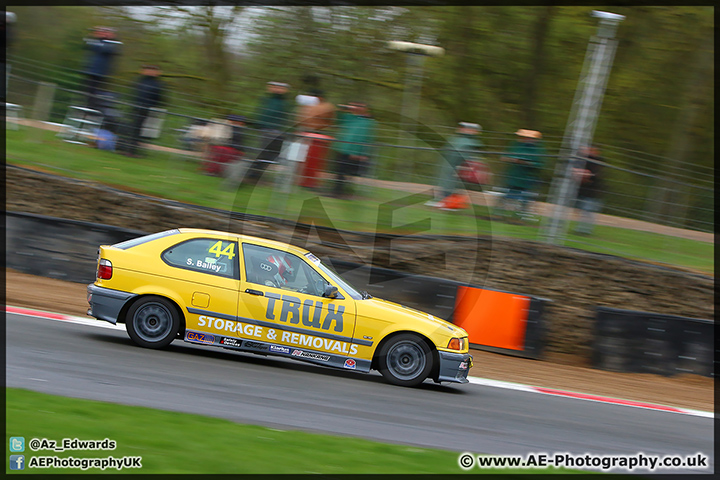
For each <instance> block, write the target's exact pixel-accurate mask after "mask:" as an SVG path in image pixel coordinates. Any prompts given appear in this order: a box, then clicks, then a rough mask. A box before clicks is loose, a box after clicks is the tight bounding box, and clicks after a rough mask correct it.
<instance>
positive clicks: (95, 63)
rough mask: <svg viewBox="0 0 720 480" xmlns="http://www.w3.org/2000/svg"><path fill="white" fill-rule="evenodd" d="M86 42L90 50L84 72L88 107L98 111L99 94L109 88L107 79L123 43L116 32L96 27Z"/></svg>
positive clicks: (86, 46) (107, 28)
mask: <svg viewBox="0 0 720 480" xmlns="http://www.w3.org/2000/svg"><path fill="white" fill-rule="evenodd" d="M84 40H85V48H86V49H87V50H88V56H87V59H86V63H85V67H84V70H83V73H84V74H85V93H86V95H87V104H86V105H87V107H88V108H92V109H96V110H97V109H98V100H97V94H98V92H100V91H103V90H106V88H107V78H108V77H109V76H110V73H111V72H112V66H113V62H114V59H115V57H116V56H117V55H119V54H120V46H121V45H122V42H120V41H118V40H117V39H116V38H115V30H114V29H112V28H109V27H95V28H94V29H93V33H92V35H90V36H89V37H87V38H85V39H84Z"/></svg>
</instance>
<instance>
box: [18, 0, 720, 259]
mask: <svg viewBox="0 0 720 480" xmlns="http://www.w3.org/2000/svg"><path fill="white" fill-rule="evenodd" d="M590 11H591V10H590V9H589V8H580V7H470V8H467V7H432V8H430V7H427V8H425V7H422V8H421V7H413V8H402V7H378V8H374V7H333V8H328V7H173V6H168V7H47V8H42V9H38V8H34V7H17V8H14V9H13V13H14V14H15V15H16V18H15V21H14V22H13V23H10V24H9V25H10V27H9V28H10V29H11V31H10V36H9V37H8V38H9V45H8V48H7V52H8V55H7V63H8V69H9V74H8V76H7V80H8V84H7V94H6V95H7V98H6V101H7V103H8V104H10V105H15V106H19V107H18V110H19V116H20V117H22V118H25V119H36V120H42V121H46V122H50V123H56V124H67V120H68V118H70V117H72V115H71V112H70V111H69V107H71V106H73V105H76V106H77V105H83V101H84V91H85V83H86V80H85V77H86V75H87V64H88V58H89V53H88V51H87V48H86V45H85V43H84V39H86V37H88V36H91V29H92V28H93V27H95V26H106V27H109V28H111V29H113V30H114V34H115V38H114V39H115V41H117V42H119V43H120V48H119V50H118V52H117V54H116V55H114V57H113V58H112V63H113V65H112V71H111V72H110V73H109V74H108V75H107V77H106V78H104V79H103V85H102V87H103V88H102V90H103V91H105V92H108V93H109V95H108V98H107V99H106V100H107V101H106V103H105V104H103V108H102V110H103V112H104V113H106V114H107V113H108V110H112V112H113V113H112V115H114V116H115V118H116V119H117V123H118V124H120V125H123V123H124V124H126V125H132V123H133V115H135V114H136V112H137V109H136V108H135V106H134V101H135V99H136V98H137V83H136V82H137V79H138V78H139V76H140V75H141V73H142V72H141V67H142V66H147V65H155V66H158V67H159V68H160V69H161V74H160V77H159V78H161V80H162V83H163V102H162V105H161V107H162V114H161V117H162V118H161V121H160V124H159V125H160V127H159V128H158V129H157V130H156V131H155V132H154V134H149V135H151V136H150V137H149V138H145V139H144V141H148V142H150V143H152V144H153V145H154V146H160V147H167V148H166V149H165V154H166V155H170V154H168V153H167V152H172V155H174V157H173V158H174V159H173V160H168V162H167V163H162V165H160V162H158V161H153V162H151V163H152V164H153V165H154V166H155V167H160V168H162V169H163V170H164V175H170V176H171V177H177V178H175V180H174V181H175V182H176V183H172V182H173V180H170V183H169V185H170V188H171V189H172V190H174V191H177V189H178V186H179V185H181V184H182V185H184V184H183V182H188V185H184V186H183V187H181V189H187V188H190V186H191V185H192V183H193V180H192V177H193V176H195V174H196V173H198V174H199V173H203V172H202V166H198V165H197V164H199V163H201V162H202V161H203V160H205V161H207V160H208V159H209V160H210V161H213V158H211V154H209V153H208V152H207V151H205V152H203V151H202V149H203V147H202V146H199V145H198V144H197V143H195V144H193V141H194V140H195V139H196V137H195V138H193V137H192V136H189V135H188V132H189V131H190V130H191V127H193V126H197V125H204V124H207V122H208V121H211V120H214V121H216V122H217V121H222V122H224V123H227V122H226V119H227V118H228V115H230V114H235V115H240V116H244V117H246V123H244V124H243V126H244V127H245V128H244V133H245V135H244V140H243V145H242V151H243V153H244V158H245V159H246V160H247V159H251V158H255V157H256V156H257V155H258V153H259V151H260V150H261V146H260V135H259V134H258V130H257V127H258V125H257V124H255V123H254V120H255V119H256V117H257V112H258V106H259V104H260V103H261V101H262V99H263V97H264V96H265V95H266V92H265V90H266V82H268V81H276V82H283V83H287V84H288V86H289V89H288V93H287V95H286V97H287V100H288V103H289V104H290V106H291V107H292V108H291V109H290V110H291V112H290V114H291V116H292V115H295V114H296V113H297V111H298V110H297V108H298V107H297V105H296V96H297V95H307V94H309V93H311V92H313V91H316V90H320V91H322V92H323V95H324V96H325V98H326V99H327V101H329V102H330V103H331V104H334V105H341V104H345V103H347V102H353V101H361V102H365V103H366V104H367V105H368V106H369V109H370V115H371V116H372V117H373V118H374V120H375V121H376V126H375V136H374V138H373V141H372V143H373V144H374V148H373V149H372V155H371V158H370V159H369V162H368V165H367V168H366V169H364V171H363V172H361V176H362V177H364V178H367V179H374V180H380V181H397V180H399V179H402V180H403V184H404V185H403V186H401V187H398V186H397V185H393V184H383V183H381V182H369V181H367V180H365V181H364V180H363V179H362V178H361V179H359V180H358V183H359V184H360V185H364V186H367V188H368V189H370V190H369V191H368V193H367V194H366V198H375V197H377V196H378V195H379V196H380V197H378V198H380V199H385V200H387V199H390V198H391V197H392V195H390V196H388V195H387V192H385V193H383V192H382V191H380V192H378V191H376V190H373V189H375V188H380V187H383V188H382V189H381V190H387V191H389V192H393V191H397V190H399V189H400V190H405V191H408V192H424V193H429V192H430V191H431V190H432V189H433V187H435V186H436V185H437V178H438V172H439V169H440V163H441V162H442V161H443V160H442V156H441V155H439V153H438V149H439V148H441V147H442V146H443V145H444V144H445V142H446V140H447V138H448V137H451V136H452V135H453V134H454V132H455V129H456V127H457V124H458V122H475V123H478V124H480V125H481V128H482V131H481V133H480V135H479V139H480V140H481V141H482V144H483V145H482V148H481V149H480V154H479V155H478V159H479V160H481V162H482V165H483V167H485V168H486V169H487V170H489V173H490V174H491V176H490V177H489V178H486V179H485V180H484V181H483V183H484V184H481V185H474V184H467V183H466V184H465V187H466V188H469V189H470V190H473V189H474V190H477V191H478V192H481V191H482V192H485V194H484V195H476V196H472V195H471V198H472V199H473V200H472V201H473V202H475V203H479V204H482V205H484V206H491V205H492V204H493V202H494V201H495V198H496V196H497V195H492V194H500V193H501V192H502V191H503V187H504V186H505V183H506V182H505V180H506V178H505V177H506V172H507V166H506V164H505V163H504V162H503V161H501V158H502V156H503V154H504V152H506V150H507V148H508V147H509V144H510V143H511V142H512V141H513V139H514V138H515V137H516V135H515V132H516V131H517V130H518V129H533V130H536V131H539V132H541V134H542V142H543V145H544V148H545V153H546V156H545V157H544V158H543V163H544V165H543V167H542V169H541V171H540V173H539V178H538V183H537V184H536V186H535V187H534V188H533V190H534V193H535V194H536V195H537V196H536V197H535V200H537V208H536V209H535V212H536V213H537V214H538V215H540V217H536V218H534V219H531V220H534V221H535V222H536V223H535V224H533V223H532V222H527V221H525V222H522V223H520V224H518V225H507V226H506V225H499V226H498V225H497V222H496V225H495V232H494V233H496V234H497V233H501V234H509V235H515V236H520V237H524V238H529V239H534V238H537V239H541V235H540V232H541V230H542V229H541V228H538V225H539V224H540V223H542V215H546V214H548V212H549V210H547V209H546V206H545V207H544V206H543V205H542V202H544V201H547V200H549V195H550V190H551V185H552V182H553V178H554V176H555V175H556V174H557V172H556V169H555V165H556V162H557V158H558V154H559V152H560V150H561V146H562V142H563V135H564V132H565V130H566V125H567V123H568V120H569V115H570V112H571V108H572V105H573V98H574V96H575V92H576V89H579V87H578V81H579V79H580V76H581V70H582V66H583V61H584V58H585V55H586V50H587V48H588V42H589V40H590V39H591V37H592V36H593V35H594V34H595V32H596V30H597V19H595V18H593V17H591V16H590ZM614 13H618V14H623V15H626V18H625V20H624V21H623V22H622V23H621V24H620V26H619V28H618V30H617V34H616V39H617V41H618V44H617V53H616V55H615V58H614V62H613V63H612V66H611V71H610V74H609V80H608V82H607V88H606V91H605V96H604V99H603V100H602V108H601V110H600V112H599V116H598V119H597V126H596V129H595V135H594V140H593V143H594V145H595V146H596V147H597V148H598V149H599V151H600V158H601V159H602V161H603V162H605V168H604V169H603V173H602V175H603V179H602V180H603V182H602V185H601V187H600V188H601V190H602V191H601V192H600V193H599V194H598V197H601V200H602V211H601V212H602V214H606V215H612V216H617V217H624V218H628V219H636V220H641V221H644V222H650V223H651V224H655V225H664V226H670V227H679V228H682V229H691V230H696V231H699V232H708V233H709V232H712V231H713V228H714V224H713V205H714V192H713V183H712V182H713V176H714V164H713V155H714V150H713V149H714V134H713V133H714V101H713V88H714V82H713V78H714V62H713V61H712V60H713V58H714V57H713V55H714V45H713V16H712V9H710V8H704V7H619V8H616V9H615V10H614ZM393 40H402V41H409V42H416V43H421V44H425V45H436V46H441V47H442V48H444V49H445V54H444V55H442V56H438V57H432V56H427V57H423V58H422V59H421V60H420V61H419V60H418V58H415V57H416V56H413V55H411V54H408V53H404V52H401V51H397V50H393V49H391V48H388V42H389V41H393ZM15 114H16V112H15V111H13V112H9V113H8V115H15ZM106 118H108V115H106ZM210 124H211V125H212V123H210ZM294 125H295V124H294V123H293V122H292V121H289V122H288V133H292V132H294V131H295V129H294V128H293V126H294ZM295 126H296V125H295ZM337 131H338V127H337V126H335V127H333V128H331V129H330V130H328V132H329V133H330V135H331V136H333V138H335V140H337V139H338V135H336V133H337ZM9 135H10V136H9V137H8V139H9V140H8V154H9V156H8V160H9V161H10V162H11V163H12V162H14V161H15V159H14V156H13V154H12V152H13V151H14V148H15V144H14V143H13V140H14V139H15V138H16V137H15V136H14V135H18V137H17V138H18V139H21V138H22V139H25V137H23V136H22V135H23V133H16V132H10V133H9ZM25 135H27V132H25ZM31 137H32V136H31ZM30 140H31V141H32V140H34V141H36V142H37V141H40V138H39V137H32V138H30ZM204 140H205V142H206V143H208V142H210V143H212V141H208V140H207V138H206V139H204ZM286 143H288V142H286ZM205 147H207V145H205ZM62 148H65V147H64V146H63V147H62ZM63 151H64V150H63ZM155 152H156V151H155V150H149V151H148V154H150V155H155V154H158V155H160V153H155ZM191 154H192V155H191ZM59 155H60V152H58V156H59ZM332 157H333V152H330V153H328V154H327V158H326V160H325V166H326V167H327V168H326V170H327V169H329V168H330V165H331V164H332ZM28 158H29V157H28V156H25V160H28ZM58 158H59V157H58ZM186 159H190V160H191V161H190V162H185V160H186ZM221 161H222V160H221ZM193 162H194V163H193ZM45 163H46V164H50V163H52V162H51V160H50V159H48V158H46V162H45ZM57 166H58V167H60V165H57ZM62 167H63V168H65V169H68V168H69V169H73V168H74V167H72V166H71V165H70V164H66V165H64V166H62ZM271 170H272V169H271ZM298 172H299V173H302V172H300V171H299V170H298ZM137 173H138V174H142V173H144V172H143V171H142V170H138V171H137ZM204 173H207V172H204ZM152 174H155V172H153V173H152ZM318 175H319V176H320V177H322V173H319V174H318ZM177 182H179V183H177ZM201 182H206V180H202V181H201ZM271 183H272V182H271ZM277 183H278V182H275V187H276V188H277ZM408 184H415V185H417V186H412V185H410V186H409V185H408ZM203 185H205V183H203ZM128 186H131V185H128ZM203 188H206V187H205V186H204V187H203ZM283 192H286V193H288V194H289V195H290V197H287V196H285V197H282V198H279V197H278V196H277V195H276V196H275V200H273V202H271V203H272V204H271V205H269V206H268V204H266V205H265V207H264V208H265V210H266V211H265V212H261V210H262V209H263V208H261V207H260V206H258V207H257V210H256V213H272V214H274V215H275V216H278V215H279V216H283V215H286V216H289V217H292V216H293V215H297V212H293V210H292V206H293V205H296V204H297V202H296V201H295V200H296V196H297V195H300V197H299V198H302V195H303V190H298V189H292V190H290V191H287V189H285V190H283ZM155 193H162V192H155ZM255 195H256V196H257V195H258V193H257V192H256V193H255ZM428 198H429V197H428ZM234 203H237V198H236V196H234V195H230V194H229V196H228V199H226V200H225V205H216V206H221V207H223V208H232V207H231V206H232V204H234ZM248 208H249V209H250V210H252V209H253V206H252V202H250V203H249V204H248ZM268 209H269V211H268ZM454 213H455V212H454ZM461 215H462V214H455V217H454V218H452V219H451V220H449V221H447V220H445V221H443V222H440V223H442V224H443V225H444V227H443V228H444V229H445V230H446V231H447V233H462V231H463V230H467V229H464V228H463V226H462V223H463V221H462V220H458V218H459V217H461ZM603 218H604V217H600V218H599V219H598V220H597V221H596V222H597V223H598V224H599V225H603V224H612V223H616V222H614V221H603ZM354 220H355V221H357V222H359V223H362V222H365V223H367V224H366V225H354V226H355V227H360V228H359V229H367V228H368V225H372V226H373V227H374V226H375V223H376V222H374V221H373V220H372V219H354ZM448 222H449V223H448ZM440 223H437V225H440ZM482 225H484V224H481V227H480V228H481V229H483V228H486V230H487V232H489V231H490V226H489V224H487V225H485V226H484V227H483V226H482ZM528 225H529V226H530V227H532V230H528V229H527V228H526V227H528ZM336 226H337V225H336ZM343 226H344V227H352V226H353V225H347V224H346V225H343ZM474 228H475V227H473V229H474ZM641 228H642V229H645V230H649V229H651V228H648V227H641ZM356 229H358V228H356ZM570 233H572V230H571V232H570ZM611 237H612V238H611ZM563 241H564V242H566V244H570V245H572V246H578V247H580V248H587V249H592V250H596V251H603V252H607V253H620V254H627V253H628V252H627V251H626V250H627V249H628V247H627V245H625V246H624V245H623V244H624V243H626V241H625V240H623V239H622V238H619V236H618V235H614V236H613V235H610V237H607V236H604V234H603V229H602V228H600V229H599V230H597V234H596V235H595V236H594V237H592V238H588V236H584V237H580V236H573V235H572V234H571V235H569V236H568V238H566V239H563ZM653 248H656V247H653ZM657 249H660V250H668V249H667V248H663V247H662V246H658V247H657ZM670 250H675V249H673V248H671V249H670ZM674 253H679V254H681V255H682V252H674ZM630 255H631V256H632V255H635V256H638V257H642V252H640V251H635V252H630ZM687 255H689V256H692V253H689V252H688V253H687ZM656 257H657V256H656ZM648 259H654V260H658V261H659V260H660V258H648ZM683 261H684V263H686V264H688V265H691V264H694V265H695V266H697V264H698V262H697V261H696V260H693V259H691V258H686V259H684V260H682V261H681V263H682V262H683Z"/></svg>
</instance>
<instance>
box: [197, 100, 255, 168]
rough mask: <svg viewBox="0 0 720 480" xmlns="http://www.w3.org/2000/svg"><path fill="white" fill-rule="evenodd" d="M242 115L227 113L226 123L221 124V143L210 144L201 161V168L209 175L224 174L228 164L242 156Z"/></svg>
mask: <svg viewBox="0 0 720 480" xmlns="http://www.w3.org/2000/svg"><path fill="white" fill-rule="evenodd" d="M246 121H247V119H246V118H245V117H243V116H242V115H236V114H232V115H228V117H227V123H226V124H225V125H222V126H223V127H224V128H223V130H225V132H224V135H223V137H224V138H226V140H225V141H224V143H223V144H220V145H211V146H210V147H209V151H208V155H207V157H206V160H205V162H204V163H203V170H204V171H205V173H207V174H209V175H222V176H226V170H227V168H228V166H229V165H230V164H231V163H233V162H237V161H239V160H240V159H241V158H242V156H243V149H244V147H243V140H244V137H245V122H246Z"/></svg>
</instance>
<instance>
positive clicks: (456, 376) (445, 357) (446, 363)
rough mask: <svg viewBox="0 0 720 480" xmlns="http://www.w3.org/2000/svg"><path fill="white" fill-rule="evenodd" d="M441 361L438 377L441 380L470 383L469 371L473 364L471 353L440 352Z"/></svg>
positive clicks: (438, 380) (438, 381)
mask: <svg viewBox="0 0 720 480" xmlns="http://www.w3.org/2000/svg"><path fill="white" fill-rule="evenodd" d="M438 360H439V362H440V364H439V366H438V367H439V368H438V378H437V379H436V380H435V381H436V382H437V383H440V382H452V383H468V379H467V376H468V372H469V371H470V367H472V365H473V361H472V355H470V354H469V353H450V352H438Z"/></svg>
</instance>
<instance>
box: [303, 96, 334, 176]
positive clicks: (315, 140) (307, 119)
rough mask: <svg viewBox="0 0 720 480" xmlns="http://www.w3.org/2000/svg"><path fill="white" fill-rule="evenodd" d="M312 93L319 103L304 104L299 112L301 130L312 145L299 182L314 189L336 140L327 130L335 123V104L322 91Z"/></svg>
mask: <svg viewBox="0 0 720 480" xmlns="http://www.w3.org/2000/svg"><path fill="white" fill-rule="evenodd" d="M311 93H312V95H313V96H314V97H316V98H317V99H318V103H316V104H314V105H304V106H302V107H301V108H300V112H299V116H300V118H299V131H300V132H301V135H302V136H303V137H305V138H306V139H308V141H309V142H310V145H309V147H308V151H307V156H306V157H305V163H304V165H303V167H302V170H301V173H300V181H299V182H298V183H299V185H300V186H301V187H305V188H311V189H314V188H317V186H318V178H317V177H318V173H320V172H321V171H322V170H323V167H324V166H325V157H326V156H327V152H328V149H329V147H330V143H331V142H332V141H333V140H334V138H333V137H332V136H330V135H327V133H326V132H327V130H328V129H330V128H331V127H332V126H333V125H335V105H333V104H332V103H330V102H328V100H327V98H325V94H324V93H323V92H322V91H320V90H314V91H312V92H311Z"/></svg>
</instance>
